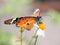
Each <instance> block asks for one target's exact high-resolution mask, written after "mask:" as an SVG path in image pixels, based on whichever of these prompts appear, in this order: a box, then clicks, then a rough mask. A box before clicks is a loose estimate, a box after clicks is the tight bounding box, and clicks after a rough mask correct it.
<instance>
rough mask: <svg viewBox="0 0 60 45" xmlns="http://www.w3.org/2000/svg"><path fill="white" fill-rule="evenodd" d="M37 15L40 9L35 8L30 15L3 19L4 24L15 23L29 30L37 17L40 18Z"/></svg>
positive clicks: (37, 19) (36, 20)
mask: <svg viewBox="0 0 60 45" xmlns="http://www.w3.org/2000/svg"><path fill="white" fill-rule="evenodd" d="M39 15H40V10H39V9H36V10H35V11H34V13H33V15H32V16H25V17H20V18H15V19H8V20H6V21H4V23H5V24H16V26H17V27H20V28H25V29H27V30H30V29H31V28H32V27H33V26H34V24H35V23H37V22H38V21H39V19H40V18H41V16H39Z"/></svg>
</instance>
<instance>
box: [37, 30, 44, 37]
mask: <svg viewBox="0 0 60 45" xmlns="http://www.w3.org/2000/svg"><path fill="white" fill-rule="evenodd" d="M36 35H38V36H42V37H45V31H44V30H41V29H38V31H37V34H36Z"/></svg>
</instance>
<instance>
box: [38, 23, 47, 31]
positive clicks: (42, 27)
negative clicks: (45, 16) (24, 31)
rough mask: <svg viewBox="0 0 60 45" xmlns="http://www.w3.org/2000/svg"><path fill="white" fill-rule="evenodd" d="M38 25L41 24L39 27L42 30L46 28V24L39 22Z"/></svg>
mask: <svg viewBox="0 0 60 45" xmlns="http://www.w3.org/2000/svg"><path fill="white" fill-rule="evenodd" d="M38 26H39V28H40V29H42V30H44V29H45V28H46V27H45V25H44V24H38Z"/></svg>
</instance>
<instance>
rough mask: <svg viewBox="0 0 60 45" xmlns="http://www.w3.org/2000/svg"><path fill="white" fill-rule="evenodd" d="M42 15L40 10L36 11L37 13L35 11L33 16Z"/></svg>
mask: <svg viewBox="0 0 60 45" xmlns="http://www.w3.org/2000/svg"><path fill="white" fill-rule="evenodd" d="M39 15H40V10H39V9H36V10H35V11H34V13H33V16H34V17H37V16H39Z"/></svg>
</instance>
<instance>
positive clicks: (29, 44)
mask: <svg viewBox="0 0 60 45" xmlns="http://www.w3.org/2000/svg"><path fill="white" fill-rule="evenodd" d="M38 29H39V28H37V30H36V31H35V33H34V35H33V36H32V38H31V40H30V42H29V43H28V45H31V42H32V40H33V38H35V37H36V33H37V31H38Z"/></svg>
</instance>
